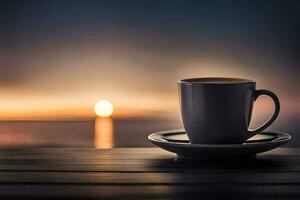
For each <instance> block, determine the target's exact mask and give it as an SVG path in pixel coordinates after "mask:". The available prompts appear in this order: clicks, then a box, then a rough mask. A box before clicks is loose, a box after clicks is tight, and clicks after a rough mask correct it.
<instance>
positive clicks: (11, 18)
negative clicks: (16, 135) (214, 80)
mask: <svg viewBox="0 0 300 200" xmlns="http://www.w3.org/2000/svg"><path fill="white" fill-rule="evenodd" d="M299 9H300V3H299V1H293V0H290V1H268V0H265V1H178V0H166V1H142V0H140V1H130V0H126V1H121V0H119V1H115V0H109V1H91V0H86V1H76V0H75V1H65V0H60V1H56V0H52V1H45V0H41V1H37V0H36V1H28V0H22V1H15V0H10V1H3V0H0V90H1V93H0V109H1V113H0V119H2V120H10V119H66V118H72V119H73V118H85V117H92V116H94V112H93V106H94V104H95V103H96V102H97V100H99V99H107V100H109V101H111V102H112V103H113V105H114V107H115V112H114V116H115V117H135V116H146V117H147V116H158V115H159V116H166V117H173V116H176V117H177V116H178V115H179V106H178V95H177V81H178V80H180V79H183V78H190V77H206V76H226V77H240V78H248V79H253V80H256V81H257V88H266V89H270V90H272V91H274V92H275V93H276V94H278V96H279V98H280V100H281V104H282V112H281V113H282V115H283V116H287V117H289V116H294V117H295V116H296V117H299V116H300V93H299V91H300V83H299V77H300V67H299V63H300V62H299V46H300V45H299V20H300V12H299ZM257 106H258V107H257V110H256V112H257V113H260V114H261V115H264V113H265V111H264V110H263V109H272V104H271V102H270V101H269V100H268V99H265V98H262V100H261V101H260V103H258V104H257Z"/></svg>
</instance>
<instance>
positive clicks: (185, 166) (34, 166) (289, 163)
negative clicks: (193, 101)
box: [0, 156, 300, 173]
mask: <svg viewBox="0 0 300 200" xmlns="http://www.w3.org/2000/svg"><path fill="white" fill-rule="evenodd" d="M0 163H1V164H0V171H6V170H9V171H66V172H67V171H86V172H89V171H96V172H102V171H103V172H105V171H106V172H113V171H116V172H132V171H137V172H143V171H145V172H208V173H209V172H223V171H225V172H230V171H236V172H237V171H243V172H300V162H299V159H298V158H297V159H293V158H290V157H282V156H279V157H272V156H268V157H267V158H259V159H256V160H249V161H230V162H225V161H199V162H190V161H176V160H174V159H173V158H171V159H165V160H162V159H161V160H154V159H152V160H147V159H146V160H142V159H137V160H136V159H133V160H117V159H116V160H115V159H112V160H45V159H42V160H36V159H35V160H29V159H27V160H1V161H0Z"/></svg>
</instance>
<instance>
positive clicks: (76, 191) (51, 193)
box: [0, 184, 300, 200]
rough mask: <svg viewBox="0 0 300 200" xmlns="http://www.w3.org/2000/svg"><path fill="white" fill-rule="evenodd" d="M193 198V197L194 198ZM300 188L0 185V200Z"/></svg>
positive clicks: (243, 193) (259, 193)
mask: <svg viewBox="0 0 300 200" xmlns="http://www.w3.org/2000/svg"><path fill="white" fill-rule="evenodd" d="M191 195H192V196H191ZM299 196H300V186H290V185H289V186H287V185H277V186H272V185H236V184H234V185H230V184H229V185H215V186H213V187H211V185H209V186H205V185H194V186H191V185H189V186H170V185H150V186H145V185H137V186H136V185H135V186H130V185H127V186H118V185H109V186H105V185H83V186H82V185H80V186H78V185H28V184H26V185H0V197H1V199H8V198H14V199H16V198H17V199H24V197H26V199H27V198H28V199H36V198H55V199H58V198H59V199H87V198H88V199H99V198H103V199H186V198H187V197H190V198H192V199H194V198H196V197H199V198H201V199H239V200H244V199H245V200H246V199H272V200H274V199H299Z"/></svg>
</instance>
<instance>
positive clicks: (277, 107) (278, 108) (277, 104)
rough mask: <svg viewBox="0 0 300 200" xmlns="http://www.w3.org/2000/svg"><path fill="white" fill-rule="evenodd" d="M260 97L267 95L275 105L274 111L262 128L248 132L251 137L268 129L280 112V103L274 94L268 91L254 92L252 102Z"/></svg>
mask: <svg viewBox="0 0 300 200" xmlns="http://www.w3.org/2000/svg"><path fill="white" fill-rule="evenodd" d="M261 95H267V96H269V97H271V98H272V99H273V101H274V104H275V110H274V114H273V116H272V117H271V118H270V119H269V120H268V121H267V122H265V123H264V124H263V125H262V126H260V127H259V128H257V129H254V130H248V133H249V134H250V135H251V137H252V136H254V135H256V134H257V133H260V132H262V131H263V130H265V129H266V128H268V127H269V126H270V125H271V124H272V123H273V122H274V121H275V119H276V118H277V117H278V114H279V111H280V102H279V99H278V97H277V96H276V94H275V93H273V92H271V91H269V90H255V91H254V101H256V99H257V98H258V97H259V96H261Z"/></svg>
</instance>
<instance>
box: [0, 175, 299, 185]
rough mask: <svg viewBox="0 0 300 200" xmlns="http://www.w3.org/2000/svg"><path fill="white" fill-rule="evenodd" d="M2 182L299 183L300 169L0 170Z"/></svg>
mask: <svg viewBox="0 0 300 200" xmlns="http://www.w3.org/2000/svg"><path fill="white" fill-rule="evenodd" d="M0 183H38V184H50V183H51V184H112V185H114V184H117V185H119V184H124V185H128V184H129V185H131V184H146V185H151V184H166V185H182V184H183V185H186V184H212V185H213V184H250V185H251V184H271V185H272V184H274V185H275V184H289V185H295V184H300V173H298V172H294V173H286V172H280V173H265V172H263V173H258V172H255V173H234V172H232V173H154V172H151V173H145V172H139V173H135V172H132V173H122V172H101V173H97V172H84V173H83V172H47V173H43V172H0Z"/></svg>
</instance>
